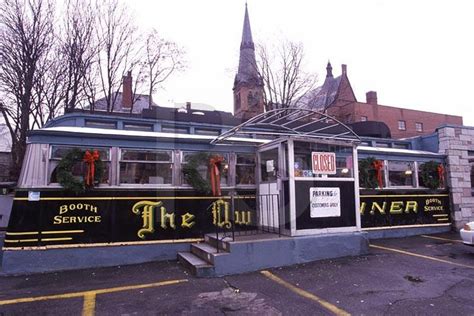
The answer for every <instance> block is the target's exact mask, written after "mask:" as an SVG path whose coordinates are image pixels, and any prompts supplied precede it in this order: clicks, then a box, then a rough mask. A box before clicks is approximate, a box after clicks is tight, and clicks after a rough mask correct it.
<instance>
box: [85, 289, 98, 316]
mask: <svg viewBox="0 0 474 316" xmlns="http://www.w3.org/2000/svg"><path fill="white" fill-rule="evenodd" d="M95 297H96V294H95V293H94V292H90V293H87V294H84V304H83V305H82V316H94V314H95Z"/></svg>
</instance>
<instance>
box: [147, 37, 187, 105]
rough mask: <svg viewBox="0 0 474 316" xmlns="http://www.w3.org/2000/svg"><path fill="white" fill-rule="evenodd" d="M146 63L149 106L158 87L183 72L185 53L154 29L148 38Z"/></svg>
mask: <svg viewBox="0 0 474 316" xmlns="http://www.w3.org/2000/svg"><path fill="white" fill-rule="evenodd" d="M145 49H146V56H145V57H146V61H145V62H142V65H143V66H144V68H145V74H144V77H145V78H144V80H145V81H147V83H148V95H149V96H150V98H149V106H151V105H152V103H153V101H152V95H153V93H155V92H156V90H157V89H158V87H159V86H160V85H161V84H162V83H163V82H164V81H165V80H166V79H168V78H169V77H170V76H171V75H172V74H173V73H174V72H176V71H182V70H183V69H184V67H185V63H184V51H183V50H182V49H181V48H180V47H179V46H178V45H177V44H176V43H174V42H172V41H168V40H165V39H163V38H162V37H160V35H159V34H158V31H157V30H155V29H153V30H151V32H150V33H149V34H148V36H147V38H146V45H145Z"/></svg>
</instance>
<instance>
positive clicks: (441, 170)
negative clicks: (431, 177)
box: [436, 164, 444, 187]
mask: <svg viewBox="0 0 474 316" xmlns="http://www.w3.org/2000/svg"><path fill="white" fill-rule="evenodd" d="M436 169H437V170H438V179H439V186H440V187H444V167H443V165H441V164H439V165H438V168H436Z"/></svg>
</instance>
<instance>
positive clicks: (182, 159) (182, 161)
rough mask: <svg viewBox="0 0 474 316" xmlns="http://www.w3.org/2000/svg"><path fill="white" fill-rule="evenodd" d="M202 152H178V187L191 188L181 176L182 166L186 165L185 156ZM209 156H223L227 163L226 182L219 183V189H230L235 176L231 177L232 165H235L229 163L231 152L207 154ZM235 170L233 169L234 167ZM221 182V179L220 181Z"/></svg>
mask: <svg viewBox="0 0 474 316" xmlns="http://www.w3.org/2000/svg"><path fill="white" fill-rule="evenodd" d="M200 152H202V151H196V150H180V151H179V156H180V157H179V176H178V177H179V186H181V187H184V188H191V185H190V184H188V183H186V181H185V180H184V175H183V172H182V170H183V166H184V165H186V163H187V162H186V161H185V157H186V155H187V154H197V153H200ZM209 154H211V155H213V154H214V155H222V156H225V158H226V159H225V162H227V181H226V183H225V184H223V183H222V182H221V187H222V188H231V187H232V186H233V184H234V183H235V175H232V165H234V166H235V164H232V163H231V159H232V156H233V155H232V153H231V152H215V151H213V152H209ZM234 168H235V167H234ZM221 180H222V179H221Z"/></svg>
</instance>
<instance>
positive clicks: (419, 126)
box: [415, 123, 423, 132]
mask: <svg viewBox="0 0 474 316" xmlns="http://www.w3.org/2000/svg"><path fill="white" fill-rule="evenodd" d="M415 130H416V131H417V132H423V123H415Z"/></svg>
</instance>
